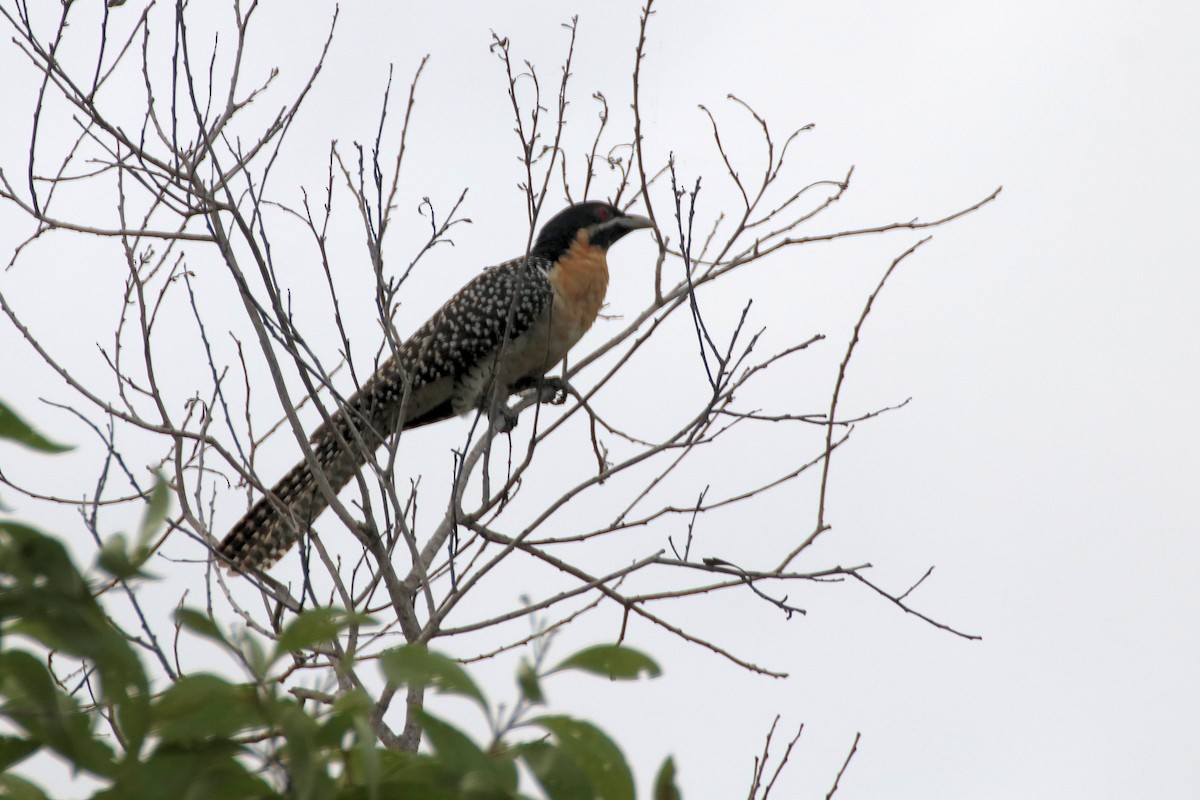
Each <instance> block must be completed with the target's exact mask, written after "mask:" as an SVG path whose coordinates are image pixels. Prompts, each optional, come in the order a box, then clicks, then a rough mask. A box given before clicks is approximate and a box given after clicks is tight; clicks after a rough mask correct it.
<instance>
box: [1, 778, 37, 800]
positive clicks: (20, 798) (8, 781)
mask: <svg viewBox="0 0 1200 800" xmlns="http://www.w3.org/2000/svg"><path fill="white" fill-rule="evenodd" d="M0 797H5V798H8V799H9V800H47V797H46V793H45V792H43V791H42V790H41V789H39V788H38V787H36V786H34V785H33V784H32V783H30V782H29V781H27V780H25V779H24V778H18V777H17V776H16V775H7V774H0Z"/></svg>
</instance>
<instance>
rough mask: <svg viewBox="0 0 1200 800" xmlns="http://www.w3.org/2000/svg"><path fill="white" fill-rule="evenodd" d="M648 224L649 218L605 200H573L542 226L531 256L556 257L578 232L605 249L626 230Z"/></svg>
mask: <svg viewBox="0 0 1200 800" xmlns="http://www.w3.org/2000/svg"><path fill="white" fill-rule="evenodd" d="M651 227H654V223H653V222H651V221H650V220H649V218H647V217H639V216H637V215H635V214H626V213H624V212H623V211H621V209H619V208H617V207H616V206H613V205H609V204H608V203H599V202H594V201H592V202H587V203H576V204H575V205H573V206H568V207H567V208H565V209H563V210H562V211H560V212H558V213H557V214H555V215H554V216H553V217H551V219H550V221H549V222H547V223H546V224H545V225H543V226H542V230H541V232H540V233H539V234H538V238H537V242H536V243H535V244H534V246H533V255H535V256H541V257H543V258H548V259H550V260H551V261H554V260H557V259H558V257H559V256H561V255H562V254H563V253H565V252H567V250H568V249H569V248H570V247H571V245H572V244H574V243H575V242H576V240H578V239H579V237H580V235H581V234H583V235H586V236H587V242H588V244H589V245H592V246H593V247H601V248H603V249H605V250H607V249H608V248H609V246H610V245H611V244H613V242H615V241H617V240H618V239H620V238H621V237H622V236H624V235H625V234H627V233H629V232H630V231H635V230H637V229H638V228H651Z"/></svg>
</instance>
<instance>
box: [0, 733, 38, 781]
mask: <svg viewBox="0 0 1200 800" xmlns="http://www.w3.org/2000/svg"><path fill="white" fill-rule="evenodd" d="M40 746H41V745H39V744H38V743H37V742H36V741H34V740H33V739H27V738H24V737H21V736H0V772H3V771H4V770H6V769H8V768H9V767H11V766H12V765H13V764H16V763H17V762H18V761H20V760H21V759H23V758H26V757H28V756H29V755H30V754H31V753H35V752H37V750H38V748H39V747H40Z"/></svg>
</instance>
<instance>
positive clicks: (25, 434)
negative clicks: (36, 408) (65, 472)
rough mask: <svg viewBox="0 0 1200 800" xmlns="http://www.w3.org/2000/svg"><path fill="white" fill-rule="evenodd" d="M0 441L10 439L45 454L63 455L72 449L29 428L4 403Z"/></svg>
mask: <svg viewBox="0 0 1200 800" xmlns="http://www.w3.org/2000/svg"><path fill="white" fill-rule="evenodd" d="M0 439H8V440H9V441H13V442H16V443H17V444H22V445H25V446H26V447H28V448H31V449H33V450H40V451H42V452H43V453H63V452H66V451H67V450H70V449H71V448H70V446H68V445H63V444H55V443H54V442H52V441H50V440H49V439H47V438H46V437H44V436H42V435H41V434H40V433H38V432H37V431H35V430H34V429H33V428H31V427H29V425H27V424H26V423H25V421H24V420H23V419H21V418H20V417H18V416H17V415H16V413H14V412H13V410H12V409H10V408H9V407H8V406H6V405H5V404H4V402H3V401H0Z"/></svg>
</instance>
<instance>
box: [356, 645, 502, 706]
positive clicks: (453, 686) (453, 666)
mask: <svg viewBox="0 0 1200 800" xmlns="http://www.w3.org/2000/svg"><path fill="white" fill-rule="evenodd" d="M379 664H380V667H381V668H382V669H383V674H384V675H385V676H387V679H388V680H390V681H392V682H393V683H397V684H401V685H403V686H412V687H415V688H419V687H424V686H432V687H434V688H436V689H438V690H439V691H442V692H447V693H449V694H461V695H466V696H467V697H470V698H471V699H473V700H475V701H476V702H477V703H479V705H480V707H482V708H483V709H484V710H486V709H487V700H485V699H484V697H483V693H482V692H480V691H479V687H478V686H476V685H475V683H474V682H473V681H472V680H471V678H470V677H468V675H467V673H466V671H464V670H463V668H462V667H461V666H459V665H458V663H457V662H455V661H453V660H452V659H450V658H447V657H446V656H444V655H441V654H440V653H434V652H432V651H430V650H429V649H427V648H425V647H422V646H421V645H404V646H403V647H397V648H395V649H392V650H388V651H387V652H385V653H384V654H383V655H381V656H380V658H379Z"/></svg>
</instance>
